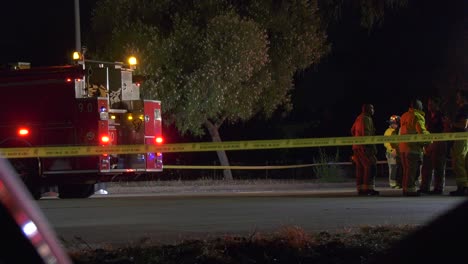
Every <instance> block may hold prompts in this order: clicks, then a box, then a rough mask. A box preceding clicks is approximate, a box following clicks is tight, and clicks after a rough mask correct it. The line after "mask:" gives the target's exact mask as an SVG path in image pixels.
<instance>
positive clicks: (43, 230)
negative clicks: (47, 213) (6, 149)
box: [0, 158, 71, 264]
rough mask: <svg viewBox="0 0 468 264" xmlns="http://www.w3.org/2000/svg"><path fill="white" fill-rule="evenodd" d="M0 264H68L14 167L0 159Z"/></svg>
mask: <svg viewBox="0 0 468 264" xmlns="http://www.w3.org/2000/svg"><path fill="white" fill-rule="evenodd" d="M0 229H1V231H0V233H1V234H2V247H1V248H0V263H2V264H10V263H34V264H36V263H45V264H52V263H54V264H68V263H71V260H70V258H69V257H68V255H67V254H66V253H65V251H64V250H63V248H62V247H61V246H60V244H59V243H58V240H57V237H56V235H55V233H54V231H53V229H52V228H51V227H50V225H49V223H48V221H47V219H46V218H45V217H44V215H43V214H42V212H41V211H40V209H39V207H38V206H37V204H36V202H35V201H34V200H33V199H32V197H31V195H30V193H29V192H28V191H27V190H26V187H25V186H24V184H23V183H22V182H21V180H19V178H18V177H17V175H16V173H15V172H14V170H13V168H11V166H10V165H9V164H8V163H7V162H6V160H5V159H1V158H0Z"/></svg>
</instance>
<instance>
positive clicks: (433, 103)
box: [418, 96, 448, 194]
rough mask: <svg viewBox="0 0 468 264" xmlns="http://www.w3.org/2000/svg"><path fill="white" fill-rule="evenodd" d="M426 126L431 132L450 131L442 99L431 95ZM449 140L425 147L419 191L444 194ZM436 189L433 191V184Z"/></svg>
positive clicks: (428, 102)
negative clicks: (447, 128) (442, 106)
mask: <svg viewBox="0 0 468 264" xmlns="http://www.w3.org/2000/svg"><path fill="white" fill-rule="evenodd" d="M427 110H428V112H427V114H426V128H427V130H428V131H429V132H430V133H444V132H448V131H447V130H446V126H445V125H444V123H445V121H444V120H445V119H446V115H445V114H444V113H443V112H442V111H441V99H440V98H439V97H435V96H434V97H430V98H429V100H428V101H427ZM446 161H447V142H446V141H434V142H432V143H431V144H429V145H427V146H426V147H425V148H424V155H423V163H422V170H421V184H420V186H419V190H418V192H419V193H424V194H442V193H443V192H444V187H445V165H446ZM432 183H434V189H433V190H432V191H431V190H430V188H431V185H432Z"/></svg>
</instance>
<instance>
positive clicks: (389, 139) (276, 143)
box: [0, 132, 468, 158]
mask: <svg viewBox="0 0 468 264" xmlns="http://www.w3.org/2000/svg"><path fill="white" fill-rule="evenodd" d="M467 139H468V132H458V133H433V134H429V135H419V134H414V135H401V136H400V135H396V136H364V137H331V138H302V139H276V140H250V141H226V142H199V143H183V144H165V145H121V146H71V147H68V146H62V147H27V148H0V156H1V157H3V158H31V157H71V156H95V155H103V154H138V153H148V152H163V153H165V152H166V153H167V152H202V151H217V150H255V149H279V148H306V147H332V146H351V145H355V144H357V145H368V144H383V143H398V142H430V141H453V140H467Z"/></svg>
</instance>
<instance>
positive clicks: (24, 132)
mask: <svg viewBox="0 0 468 264" xmlns="http://www.w3.org/2000/svg"><path fill="white" fill-rule="evenodd" d="M18 135H19V136H20V137H25V136H27V135H29V129H27V128H20V129H18Z"/></svg>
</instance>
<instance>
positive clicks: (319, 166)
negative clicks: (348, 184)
mask: <svg viewBox="0 0 468 264" xmlns="http://www.w3.org/2000/svg"><path fill="white" fill-rule="evenodd" d="M339 159H340V153H339V150H338V149H337V151H336V152H335V154H328V153H327V152H326V151H325V150H323V149H321V148H319V150H318V156H317V157H314V159H313V161H314V164H316V166H314V167H313V171H314V174H315V177H316V178H317V179H318V180H319V181H320V182H330V183H333V182H345V181H347V177H346V176H345V173H344V170H343V168H342V166H340V165H338V164H335V163H337V162H339Z"/></svg>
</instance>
